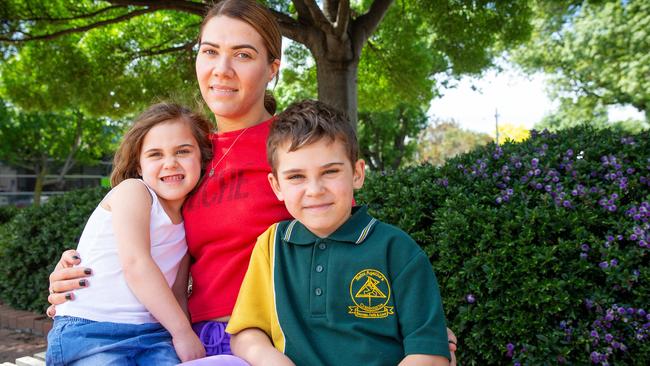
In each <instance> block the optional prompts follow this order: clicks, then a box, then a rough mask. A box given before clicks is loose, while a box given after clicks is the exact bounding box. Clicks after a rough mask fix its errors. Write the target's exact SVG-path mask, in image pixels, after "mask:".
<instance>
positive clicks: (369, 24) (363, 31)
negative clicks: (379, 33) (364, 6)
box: [351, 0, 394, 54]
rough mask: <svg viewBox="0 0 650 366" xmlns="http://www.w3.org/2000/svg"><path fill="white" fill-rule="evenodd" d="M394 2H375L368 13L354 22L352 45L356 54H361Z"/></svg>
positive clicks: (376, 0)
mask: <svg viewBox="0 0 650 366" xmlns="http://www.w3.org/2000/svg"><path fill="white" fill-rule="evenodd" d="M393 1H394V0H375V1H373V3H372V5H370V9H369V10H368V12H367V13H365V14H363V15H361V16H360V17H358V18H357V19H355V20H353V21H352V27H351V29H352V32H351V33H352V44H353V47H354V50H355V53H357V54H360V53H361V49H362V48H363V46H364V44H365V42H366V41H367V40H368V38H370V35H371V34H372V33H373V32H374V31H375V30H376V29H377V27H378V26H379V23H380V22H381V20H382V19H383V18H384V15H385V14H386V12H387V11H388V8H389V7H390V5H391V4H392V3H393Z"/></svg>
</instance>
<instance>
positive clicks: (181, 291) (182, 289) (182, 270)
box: [172, 253, 191, 321]
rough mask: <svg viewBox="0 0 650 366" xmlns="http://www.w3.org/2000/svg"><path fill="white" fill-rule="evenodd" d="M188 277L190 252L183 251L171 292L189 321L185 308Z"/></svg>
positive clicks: (188, 314) (188, 313)
mask: <svg viewBox="0 0 650 366" xmlns="http://www.w3.org/2000/svg"><path fill="white" fill-rule="evenodd" d="M189 277H190V254H189V253H185V256H184V257H183V259H182V260H181V263H180V265H179V266H178V274H177V275H176V281H174V285H173V286H172V293H174V297H176V301H178V305H180V306H181V309H183V312H184V313H185V317H187V319H188V320H190V321H191V318H190V312H189V310H188V309H187V285H188V282H189Z"/></svg>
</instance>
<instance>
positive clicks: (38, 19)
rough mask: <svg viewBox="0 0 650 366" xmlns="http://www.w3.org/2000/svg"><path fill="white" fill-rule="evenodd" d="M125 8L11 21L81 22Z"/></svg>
mask: <svg viewBox="0 0 650 366" xmlns="http://www.w3.org/2000/svg"><path fill="white" fill-rule="evenodd" d="M123 7H124V6H121V5H115V6H108V7H106V8H102V9H99V10H97V11H94V12H92V13H87V14H81V15H77V16H73V17H67V18H48V17H40V18H20V19H9V20H10V21H11V20H18V21H27V22H42V21H45V22H67V21H70V20H79V19H85V18H92V17H94V16H97V15H99V14H102V13H105V12H107V11H109V10H114V9H121V8H123Z"/></svg>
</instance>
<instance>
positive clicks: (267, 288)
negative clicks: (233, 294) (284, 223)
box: [226, 224, 285, 353]
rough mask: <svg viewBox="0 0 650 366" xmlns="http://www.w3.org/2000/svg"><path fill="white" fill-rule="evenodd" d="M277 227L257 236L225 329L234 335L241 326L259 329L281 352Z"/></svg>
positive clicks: (282, 337) (282, 341)
mask: <svg viewBox="0 0 650 366" xmlns="http://www.w3.org/2000/svg"><path fill="white" fill-rule="evenodd" d="M276 228H277V224H274V225H271V227H269V228H268V229H267V230H266V231H265V232H264V233H263V234H262V235H260V236H259V237H258V238H257V243H256V244H255V248H253V254H252V255H251V260H250V263H249V264H248V271H246V276H245V277H244V282H243V283H242V285H241V288H240V289H239V295H238V296H237V302H236V303H235V308H234V309H233V312H232V315H231V317H230V320H229V321H228V327H227V328H226V332H228V333H230V334H237V333H239V332H241V331H242V330H244V329H248V328H259V329H260V330H262V331H264V333H266V334H267V335H268V336H269V337H270V338H271V340H272V342H273V345H274V346H275V348H277V349H278V350H279V351H280V352H283V353H284V345H285V341H284V335H283V334H282V329H281V328H280V324H279V321H278V315H277V312H276V310H275V293H274V289H273V262H274V261H273V258H274V246H275V236H276Z"/></svg>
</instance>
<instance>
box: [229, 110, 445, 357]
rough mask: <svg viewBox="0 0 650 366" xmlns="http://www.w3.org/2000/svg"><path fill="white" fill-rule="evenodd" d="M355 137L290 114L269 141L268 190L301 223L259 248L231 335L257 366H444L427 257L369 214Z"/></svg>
mask: <svg viewBox="0 0 650 366" xmlns="http://www.w3.org/2000/svg"><path fill="white" fill-rule="evenodd" d="M357 156H358V144H357V140H356V135H355V132H354V129H353V128H352V126H351V125H350V123H349V122H348V120H347V119H346V118H345V117H344V116H343V115H342V114H341V113H339V112H337V111H335V110H334V109H332V108H330V107H328V106H327V105H325V104H323V103H320V102H317V101H303V102H300V103H297V104H294V105H292V106H290V107H289V108H288V109H287V110H286V111H284V112H283V113H281V114H280V115H279V116H278V117H277V120H276V121H274V122H273V125H272V126H271V131H270V133H269V137H268V140H267V157H268V159H269V163H270V165H271V168H272V173H270V174H269V182H270V183H271V187H272V189H273V191H274V192H275V194H276V196H277V197H278V199H279V200H282V201H284V203H285V205H286V207H287V209H288V211H289V213H290V214H291V215H292V216H293V217H294V218H295V220H293V221H284V222H280V223H278V224H274V225H273V226H271V227H270V228H269V229H268V230H267V231H266V232H265V233H264V234H262V235H261V236H260V237H259V238H258V241H257V244H256V246H255V249H254V250H253V254H252V257H251V262H250V266H249V268H248V272H247V273H246V277H245V279H244V282H243V284H242V287H241V290H240V292H239V297H238V300H237V304H236V305H235V309H234V311H233V314H232V317H231V319H230V322H229V324H228V328H227V330H226V331H227V332H228V333H231V334H233V338H232V340H231V345H232V349H233V352H234V354H235V355H237V356H239V357H241V358H243V359H245V360H246V361H248V362H249V363H251V364H252V365H259V364H266V365H292V364H294V363H295V364H297V365H396V364H398V363H399V364H400V365H448V359H449V357H450V354H449V349H448V344H447V333H446V328H445V319H444V314H443V311H442V303H441V299H440V294H439V290H438V284H437V281H436V278H435V276H434V274H433V271H432V270H431V265H430V263H429V260H428V258H427V256H426V255H425V254H424V253H423V252H422V250H421V249H420V248H419V247H418V246H417V244H415V242H414V241H413V240H412V239H411V238H410V237H409V236H408V235H407V234H406V233H404V232H402V231H401V230H399V229H397V228H395V227H393V226H390V225H387V224H384V223H381V222H379V221H377V220H376V219H374V218H372V217H371V216H370V215H368V213H367V208H366V207H352V203H353V192H354V189H359V188H361V186H362V185H363V180H364V168H365V163H364V161H363V160H360V159H357Z"/></svg>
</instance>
